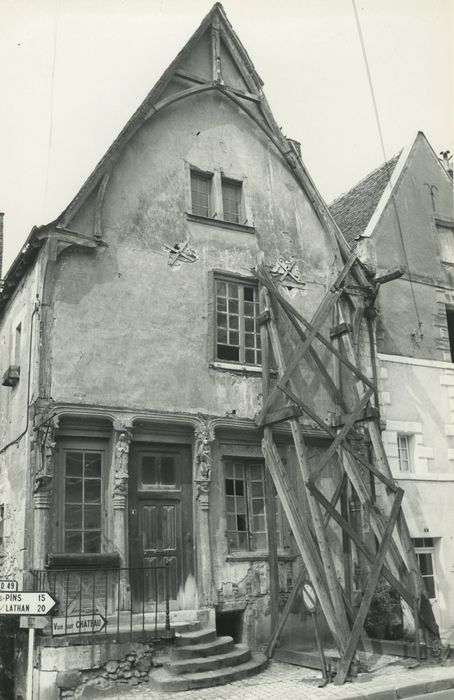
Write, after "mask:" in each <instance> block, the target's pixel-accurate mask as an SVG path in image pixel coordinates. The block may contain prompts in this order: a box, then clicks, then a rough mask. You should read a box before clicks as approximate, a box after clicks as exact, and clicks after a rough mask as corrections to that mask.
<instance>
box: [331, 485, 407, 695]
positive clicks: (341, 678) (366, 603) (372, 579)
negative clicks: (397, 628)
mask: <svg viewBox="0 0 454 700" xmlns="http://www.w3.org/2000/svg"><path fill="white" fill-rule="evenodd" d="M403 495H404V492H403V490H402V489H398V491H397V493H396V495H395V497H394V503H393V506H392V509H391V513H390V516H389V520H388V524H387V525H386V529H385V532H384V534H383V539H382V541H381V542H380V546H379V548H378V552H377V557H376V559H375V562H374V564H373V566H372V569H371V572H370V575H369V580H368V582H367V586H366V589H365V591H364V593H363V597H362V600H361V605H360V606H359V610H358V612H357V615H356V619H355V623H354V625H353V628H352V631H351V633H350V639H349V640H348V644H347V648H346V650H345V652H344V654H343V656H342V658H341V659H340V662H339V666H338V669H337V674H336V677H335V679H334V683H335V684H336V685H342V683H344V682H345V680H346V678H347V675H348V671H349V669H350V664H351V662H352V660H353V656H354V654H355V652H356V648H357V646H358V641H359V638H360V636H361V634H362V631H363V627H364V623H365V621H366V616H367V613H368V612H369V608H370V605H371V603H372V598H373V596H374V593H375V590H376V588H377V584H378V580H379V578H380V574H381V570H382V568H383V564H384V561H385V556H386V550H387V548H388V546H389V543H390V541H391V537H392V534H393V530H394V526H395V525H396V521H397V516H398V514H399V510H400V506H401V503H402V497H403Z"/></svg>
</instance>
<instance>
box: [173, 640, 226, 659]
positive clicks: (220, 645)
mask: <svg viewBox="0 0 454 700" xmlns="http://www.w3.org/2000/svg"><path fill="white" fill-rule="evenodd" d="M232 649H233V639H232V637H217V639H215V640H214V641H212V642H204V643H203V644H188V645H187V646H183V647H179V646H177V647H174V648H173V649H172V658H174V659H198V658H199V657H200V656H203V657H206V656H217V655H218V654H227V653H228V652H229V651H232Z"/></svg>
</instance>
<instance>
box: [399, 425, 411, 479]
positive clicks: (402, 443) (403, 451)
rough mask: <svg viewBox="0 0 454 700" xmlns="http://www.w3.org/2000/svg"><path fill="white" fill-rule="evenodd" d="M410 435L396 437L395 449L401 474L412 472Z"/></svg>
mask: <svg viewBox="0 0 454 700" xmlns="http://www.w3.org/2000/svg"><path fill="white" fill-rule="evenodd" d="M411 437H412V436H411V435H405V434H401V435H398V436H397V449H398V453H399V470H400V471H401V472H411V471H413V465H412V454H411Z"/></svg>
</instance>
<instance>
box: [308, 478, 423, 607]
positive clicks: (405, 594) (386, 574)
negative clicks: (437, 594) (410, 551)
mask: <svg viewBox="0 0 454 700" xmlns="http://www.w3.org/2000/svg"><path fill="white" fill-rule="evenodd" d="M308 488H309V489H310V490H311V491H312V493H313V494H314V495H315V496H316V498H317V499H318V500H319V501H320V503H321V504H322V506H323V507H324V508H325V509H326V510H327V511H328V512H329V513H331V517H332V518H333V520H335V521H336V522H337V523H338V525H340V526H341V528H342V529H343V530H344V531H345V532H346V533H347V534H348V536H349V537H350V539H351V540H352V541H353V542H354V543H355V545H356V547H357V548H358V549H359V550H360V551H361V552H362V553H363V554H364V556H365V557H366V558H367V559H368V561H369V562H370V563H372V564H373V563H374V562H375V559H376V557H377V553H376V552H375V551H372V549H370V548H369V547H368V546H367V544H366V543H365V542H364V541H363V540H362V539H361V537H360V535H359V534H358V533H357V532H356V530H354V529H353V528H352V526H351V525H350V524H349V523H348V522H347V521H346V520H344V518H343V517H342V516H341V514H340V513H339V511H337V510H336V509H335V508H333V507H332V505H331V503H330V502H329V501H328V499H327V498H326V497H325V496H324V495H323V494H322V492H321V491H320V490H319V489H318V488H317V487H316V486H315V484H309V486H308ZM382 575H383V578H385V579H386V580H387V581H388V583H389V584H390V586H392V587H393V588H394V589H395V590H396V591H397V592H398V593H399V595H400V596H402V598H403V599H404V600H405V602H406V603H408V605H410V606H412V605H414V604H415V600H416V599H415V596H414V594H413V591H412V590H410V589H409V588H406V587H405V586H404V584H403V583H402V582H401V581H400V579H398V578H397V577H396V576H394V574H393V573H392V572H391V571H390V570H389V569H388V567H387V566H383V569H382Z"/></svg>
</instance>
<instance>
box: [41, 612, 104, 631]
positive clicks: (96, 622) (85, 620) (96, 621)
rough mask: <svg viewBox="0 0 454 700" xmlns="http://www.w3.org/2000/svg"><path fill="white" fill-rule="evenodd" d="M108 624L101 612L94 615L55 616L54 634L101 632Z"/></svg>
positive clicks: (53, 622) (53, 623)
mask: <svg viewBox="0 0 454 700" xmlns="http://www.w3.org/2000/svg"><path fill="white" fill-rule="evenodd" d="M105 624H106V620H105V618H104V617H103V616H102V615H100V614H99V613H94V615H71V616H70V617H53V618H52V634H53V635H54V636H55V635H57V636H58V635H61V634H86V633H88V634H91V633H93V632H101V630H103V629H104V626H105Z"/></svg>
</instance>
